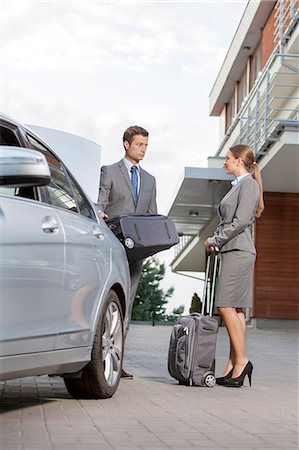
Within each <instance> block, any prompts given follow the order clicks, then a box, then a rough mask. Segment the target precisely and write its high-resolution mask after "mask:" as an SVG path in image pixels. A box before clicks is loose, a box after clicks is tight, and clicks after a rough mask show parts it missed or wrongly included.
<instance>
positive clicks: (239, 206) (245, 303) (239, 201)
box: [205, 145, 264, 387]
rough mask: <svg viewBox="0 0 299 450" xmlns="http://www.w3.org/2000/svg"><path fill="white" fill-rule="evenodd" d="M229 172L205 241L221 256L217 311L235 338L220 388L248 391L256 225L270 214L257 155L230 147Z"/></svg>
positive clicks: (250, 370) (241, 147)
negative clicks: (217, 219) (266, 212)
mask: <svg viewBox="0 0 299 450" xmlns="http://www.w3.org/2000/svg"><path fill="white" fill-rule="evenodd" d="M224 167H225V169H226V173H228V174H233V175H235V176H236V179H235V180H234V181H233V182H232V185H233V186H232V188H231V189H230V191H229V192H228V193H227V194H226V195H225V196H224V197H223V199H222V200H221V202H220V204H219V207H218V213H219V216H220V224H219V225H218V227H217V229H216V231H215V233H214V235H213V236H212V237H209V238H208V239H207V240H206V242H205V247H206V251H207V252H208V253H211V251H213V250H214V249H215V248H218V249H219V251H220V261H221V262H220V271H219V278H218V287H217V306H218V310H219V312H220V314H221V316H222V318H223V320H224V322H225V326H226V328H227V332H228V335H229V338H230V355H229V359H228V363H227V366H226V369H225V370H224V375H223V376H222V377H220V378H217V379H216V382H217V384H221V385H224V386H228V387H240V386H243V382H244V378H245V377H246V375H247V376H248V379H249V384H250V385H251V374H252V370H253V365H252V363H251V362H250V361H249V360H248V357H247V354H246V349H245V330H246V325H245V314H244V308H248V307H250V306H252V289H253V270H254V264H255V258H256V250H255V247H254V244H253V240H252V224H253V221H254V219H255V217H260V215H261V214H262V211H263V209H264V202H263V186H262V178H261V173H260V170H259V167H258V165H257V163H256V162H255V158H254V154H253V151H252V150H251V148H250V147H248V146H247V145H235V146H233V147H231V148H230V150H229V151H228V152H227V155H226V161H225V163H224Z"/></svg>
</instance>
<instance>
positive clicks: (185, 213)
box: [168, 167, 234, 236]
mask: <svg viewBox="0 0 299 450" xmlns="http://www.w3.org/2000/svg"><path fill="white" fill-rule="evenodd" d="M233 178H234V177H233V176H231V175H227V174H226V173H225V171H224V169H223V168H221V169H220V168H207V167H185V169H184V173H183V177H182V178H181V180H180V183H179V187H178V190H177V192H176V194H175V196H174V200H173V202H172V205H171V206H170V209H169V211H168V216H169V217H170V218H171V219H172V220H173V221H174V222H175V224H176V228H177V230H178V233H181V234H185V235H194V236H195V235H197V234H198V233H199V231H200V229H201V228H202V227H203V226H204V225H205V224H206V223H208V222H209V221H210V220H211V218H212V217H213V216H214V215H215V210H216V208H217V206H218V203H219V201H220V200H221V198H222V197H223V196H224V195H225V194H226V192H227V191H228V190H229V189H230V187H231V184H230V181H231V180H232V179H233Z"/></svg>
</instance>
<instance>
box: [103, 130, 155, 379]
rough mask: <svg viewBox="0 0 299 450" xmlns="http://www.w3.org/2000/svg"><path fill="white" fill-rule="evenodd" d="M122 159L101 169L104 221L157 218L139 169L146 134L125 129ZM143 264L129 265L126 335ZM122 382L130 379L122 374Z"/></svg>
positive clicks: (150, 185) (151, 191) (148, 182)
mask: <svg viewBox="0 0 299 450" xmlns="http://www.w3.org/2000/svg"><path fill="white" fill-rule="evenodd" d="M123 146H124V150H125V156H124V157H123V159H121V160H120V161H119V162H117V163H115V164H112V165H110V166H103V167H102V168H101V179H100V191H99V198H98V206H99V208H100V210H101V215H102V217H103V218H104V219H107V218H108V217H115V216H118V215H119V214H124V213H129V214H132V213H133V214H157V204H156V181H155V178H154V177H153V176H152V175H151V174H149V173H148V172H146V171H145V170H144V169H142V168H141V167H140V164H139V163H140V161H142V160H143V158H144V156H145V153H146V151H147V146H148V132H147V131H146V130H145V129H144V128H142V127H139V126H136V125H135V126H131V127H129V128H127V130H126V131H125V132H124V135H123ZM141 269H142V262H141V261H137V262H136V263H134V264H131V265H130V273H131V295H130V304H129V320H128V326H127V329H126V330H125V336H126V335H127V333H128V329H129V322H130V319H131V315H132V309H133V304H134V299H135V296H136V292H137V288H138V283H139V280H140V275H141ZM121 376H122V377H123V378H133V376H132V375H130V374H128V373H127V372H125V371H124V370H123V371H122V375H121Z"/></svg>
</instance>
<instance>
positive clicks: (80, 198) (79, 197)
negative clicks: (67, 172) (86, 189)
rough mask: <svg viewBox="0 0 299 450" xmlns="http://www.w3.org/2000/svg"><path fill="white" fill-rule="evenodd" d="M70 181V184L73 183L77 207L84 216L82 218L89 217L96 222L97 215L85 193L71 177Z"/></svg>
mask: <svg viewBox="0 0 299 450" xmlns="http://www.w3.org/2000/svg"><path fill="white" fill-rule="evenodd" d="M69 180H70V183H71V186H72V189H73V192H74V195H75V199H76V202H77V205H78V207H79V210H80V214H82V216H85V217H89V218H90V219H93V220H95V219H96V217H95V213H94V211H93V209H92V208H91V206H90V204H89V201H88V200H87V198H86V197H85V195H84V193H83V192H82V191H81V189H80V188H79V186H78V185H77V184H76V183H75V181H74V180H73V179H72V178H71V177H70V176H69Z"/></svg>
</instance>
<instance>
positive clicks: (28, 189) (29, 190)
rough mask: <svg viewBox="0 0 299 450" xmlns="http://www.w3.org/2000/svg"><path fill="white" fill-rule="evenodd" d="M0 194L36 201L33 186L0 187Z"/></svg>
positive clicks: (35, 192)
mask: <svg viewBox="0 0 299 450" xmlns="http://www.w3.org/2000/svg"><path fill="white" fill-rule="evenodd" d="M0 194H6V195H11V196H13V197H24V198H30V199H32V200H37V199H38V196H37V191H36V188H35V187H33V186H22V187H6V186H1V187H0Z"/></svg>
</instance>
